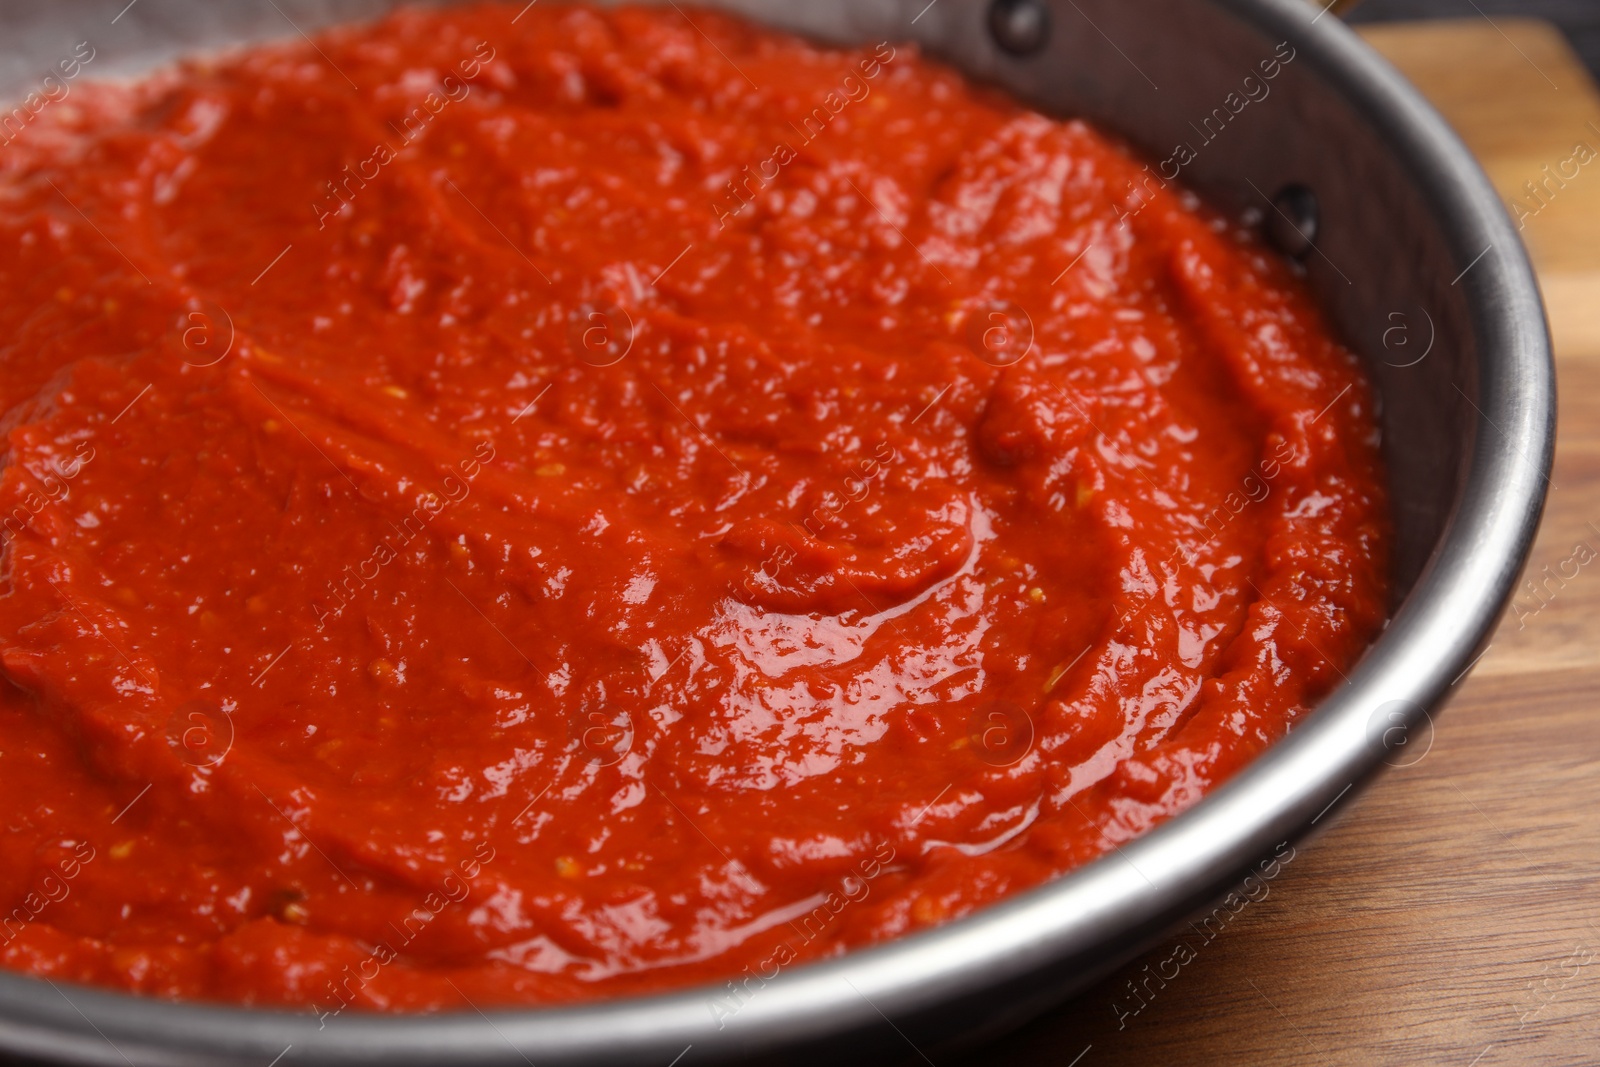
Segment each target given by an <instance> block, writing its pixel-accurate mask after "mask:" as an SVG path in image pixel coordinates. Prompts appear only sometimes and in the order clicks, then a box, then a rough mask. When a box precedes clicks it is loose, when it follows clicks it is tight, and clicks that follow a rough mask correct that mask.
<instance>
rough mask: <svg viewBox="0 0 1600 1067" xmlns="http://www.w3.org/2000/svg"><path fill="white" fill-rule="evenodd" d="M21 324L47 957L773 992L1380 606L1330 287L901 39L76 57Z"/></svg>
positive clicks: (29, 633) (1225, 767)
mask: <svg viewBox="0 0 1600 1067" xmlns="http://www.w3.org/2000/svg"><path fill="white" fill-rule="evenodd" d="M519 9H521V13H520V15H519ZM0 343H3V346H4V347H3V349H0V412H3V413H4V423H3V428H4V433H5V442H4V449H5V451H4V456H3V478H0V516H3V521H4V531H5V536H4V559H3V589H0V669H3V672H4V676H5V679H6V681H5V682H3V683H0V690H3V694H0V811H3V812H4V813H5V819H6V826H5V833H4V835H3V836H0V908H3V919H0V965H3V966H5V967H7V968H10V969H13V970H17V971H24V972H28V973H32V974H37V975H47V976H50V977H51V978H53V979H56V980H65V981H78V982H87V983H94V984H99V985H103V986H110V987H116V988H121V989H126V990H133V991H138V992H141V993H146V994H151V995H157V996H163V997H180V998H205V999H216V1000H223V1001H233V1002H242V1003H251V1004H262V1005H269V1004H270V1005H285V1006H290V1007H293V1008H296V1009H303V1010H313V1011H316V1012H318V1013H319V1014H322V1015H324V1016H330V1015H335V1014H338V1013H340V1012H343V1011H346V1010H351V1011H354V1010H373V1009H378V1010H396V1011H397V1010H440V1009H451V1010H465V1009H466V1004H465V1002H464V999H470V1001H471V1002H472V1003H473V1004H475V1005H479V1006H488V1005H507V1004H525V1003H550V1002H562V1001H571V1000H578V999H585V998H596V997H614V996H620V995H627V994H635V993H641V992H648V991H656V990H662V989H668V988H675V987H681V986H685V985H688V984H691V983H694V982H700V981H717V982H723V981H725V980H730V979H731V980H733V981H734V982H735V985H736V986H737V987H738V989H739V990H746V989H754V988H756V987H757V986H758V985H759V982H760V981H761V980H762V979H764V978H766V977H770V976H771V975H773V974H775V973H777V972H778V971H779V970H781V969H782V968H783V967H786V966H789V965H792V964H794V963H797V962H799V961H802V960H808V959H816V958H821V957H826V956H829V955H833V954H837V953H839V952H843V951H845V950H847V949H849V948H851V947H854V946H860V945H864V944H868V943H872V942H877V941H881V940H883V939H886V938H890V937H894V936H897V935H901V934H905V933H907V932H911V931H914V930H917V929H921V928H925V927H928V926H931V925H934V924H937V923H941V922H944V921H947V920H949V919H951V918H953V917H956V916H959V915H962V914H964V913H966V912H970V911H971V910H973V909H975V908H978V907H980V906H982V905H985V904H987V903H989V902H992V901H995V900H997V899H999V898H1002V897H1004V896H1006V895H1008V894H1011V893H1015V892H1017V891H1019V890H1022V889H1025V888H1028V887H1032V886H1036V885H1038V884H1039V883H1041V882H1043V881H1045V880H1047V879H1049V878H1051V877H1052V876H1054V875H1057V874H1059V873H1060V872H1063V871H1066V870H1068V869H1070V868H1072V867H1074V866H1076V865H1079V864H1082V863H1084V862H1086V861H1088V860H1091V859H1093V858H1095V857H1097V856H1099V855H1101V854H1102V853H1104V852H1107V851H1108V850H1110V849H1112V848H1114V847H1116V846H1117V845H1118V844H1120V843H1122V842H1126V841H1127V840H1129V839H1130V838H1133V837H1135V836H1136V835H1138V834H1140V833H1141V832H1143V831H1145V830H1146V829H1148V828H1149V827H1151V826H1152V825H1154V824H1156V823H1158V822H1159V821H1161V820H1163V819H1165V818H1168V817H1170V816H1171V815H1173V814H1174V813H1176V812H1178V811H1180V810H1182V809H1183V808H1185V807H1186V806H1188V805H1190V804H1192V803H1194V801H1195V800H1196V799H1197V798H1199V797H1200V796H1201V794H1203V793H1204V792H1205V791H1206V790H1207V789H1208V788H1210V787H1211V786H1213V785H1215V784H1216V783H1218V782H1220V781H1222V780H1223V779H1225V778H1227V777H1228V776H1229V775H1230V774H1232V773H1233V772H1234V771H1235V770H1237V769H1238V768H1239V767H1240V766H1242V765H1243V764H1245V763H1246V762H1248V761H1249V760H1250V759H1252V758H1253V757H1254V756H1256V755H1257V754H1258V753H1260V752H1261V751H1262V750H1263V749H1264V748H1266V747H1267V746H1268V745H1270V744H1272V743H1273V741H1275V740H1276V739H1278V738H1280V737H1282V736H1283V735H1284V734H1285V733H1286V732H1287V731H1288V730H1289V729H1290V728H1291V726H1292V724H1293V723H1294V722H1295V720H1296V718H1297V717H1298V716H1301V715H1303V714H1305V713H1306V712H1307V710H1308V709H1309V708H1310V707H1311V706H1312V705H1313V704H1314V703H1315V702H1316V701H1317V700H1318V699H1319V698H1320V697H1321V696H1322V695H1323V694H1324V693H1326V692H1327V691H1328V690H1329V689H1331V688H1332V687H1333V686H1334V685H1336V684H1337V683H1338V681H1339V680H1340V677H1341V674H1342V672H1343V671H1344V670H1345V669H1346V668H1348V667H1349V665H1350V664H1351V663H1352V662H1353V661H1354V660H1355V659H1356V658H1357V657H1358V656H1359V655H1360V653H1361V651H1362V649H1363V648H1365V646H1366V645H1367V643H1368V642H1369V641H1370V640H1371V638H1372V636H1373V635H1374V633H1375V632H1376V631H1377V629H1378V627H1379V626H1380V625H1381V623H1382V620H1383V615H1384V604H1385V595H1386V580H1387V579H1386V569H1385V568H1386V546H1387V540H1388V532H1387V529H1388V527H1387V518H1386V515H1387V502H1386V499H1385V495H1384V491H1383V488H1382V486H1383V477H1382V471H1381V469H1380V467H1379V462H1378V437H1377V431H1376V429H1375V418H1374V411H1373V394H1372V391H1371V389H1370V387H1369V385H1368V383H1367V381H1366V380H1365V378H1364V376H1363V374H1362V372H1361V370H1360V367H1359V364H1358V362H1357V360H1356V359H1355V357H1354V356H1353V355H1352V354H1351V353H1350V352H1349V351H1347V350H1346V349H1345V348H1343V347H1341V345H1340V344H1339V343H1338V342H1337V341H1336V340H1335V339H1334V338H1333V337H1332V336H1331V335H1330V333H1329V331H1328V329H1327V328H1326V327H1325V325H1324V324H1323V323H1322V322H1321V320H1320V318H1319V316H1318V313H1317V311H1316V310H1315V307H1314V305H1313V303H1312V302H1311V300H1310V298H1309V296H1308V294H1307V293H1306V291H1305V290H1304V288H1303V286H1302V284H1301V282H1300V281H1299V280H1298V279H1297V278H1296V277H1295V276H1294V274H1293V271H1292V270H1291V268H1290V267H1289V266H1287V265H1286V264H1284V263H1282V262H1279V261H1277V260H1276V259H1274V258H1273V257H1272V256H1271V255H1269V254H1268V253H1267V252H1265V251H1264V249H1263V248H1262V247H1261V246H1260V245H1259V244H1258V243H1257V242H1256V241H1255V239H1254V238H1253V237H1251V236H1250V235H1249V234H1248V233H1247V232H1246V231H1245V230H1244V229H1242V228H1241V227H1240V226H1238V225H1236V224H1234V223H1232V222H1230V221H1228V220H1226V219H1224V218H1223V217H1221V216H1219V215H1218V214H1216V213H1215V212H1213V211H1211V210H1210V209H1208V208H1206V207H1205V206H1203V205H1202V204H1201V203H1200V201H1199V200H1198V199H1197V198H1195V197H1194V196H1193V195H1191V194H1189V193H1187V192H1185V191H1184V190H1183V189H1181V188H1180V187H1179V186H1177V185H1175V184H1169V183H1164V182H1162V181H1160V180H1159V179H1158V178H1155V177H1153V176H1152V172H1151V171H1150V170H1149V169H1147V168H1146V167H1145V164H1144V161H1143V160H1141V159H1139V158H1138V157H1137V156H1136V155H1135V154H1134V153H1132V152H1131V151H1129V150H1128V149H1127V148H1125V147H1124V146H1122V145H1121V144H1120V143H1119V142H1118V141H1116V140H1115V139H1113V138H1111V137H1108V136H1107V135H1105V134H1102V133H1099V132H1097V131H1096V130H1095V129H1093V128H1091V127H1089V126H1087V125H1085V124H1084V123H1082V122H1074V121H1057V120H1053V119H1049V118H1046V117H1043V116H1041V115H1039V114H1037V113H1034V112H1032V111H1029V110H1027V109H1025V108H1024V107H1022V106H1020V105H1019V104H1017V103H1015V102H1012V101H1010V100H1009V99H1007V98H1005V97H1003V96H1001V95H999V94H997V93H995V92H992V91H989V90H985V89H981V88H977V87H974V86H972V85H970V84H968V83H967V82H966V81H964V80H963V79H962V78H961V77H960V76H958V75H957V74H955V73H953V72H951V71H950V70H948V69H946V68H944V67H942V66H940V65H938V64H936V63H934V62H931V61H929V60H927V59H925V58H923V57H921V56H919V55H918V54H917V52H916V51H915V49H914V48H912V47H910V46H907V45H904V44H899V45H894V44H883V45H880V46H873V47H867V48H861V49H856V50H850V51H839V50H829V49H823V48H820V47H817V46H814V45H811V44H808V43H805V42H803V41H800V40H798V39H795V38H791V37H788V36H785V35H782V34H779V33H775V32H772V31H768V30H765V29H761V28H758V27H755V26H753V25H750V24H747V23H745V22H742V21H739V20H737V19H734V18H731V17H728V16H724V15H719V14H716V13H713V12H709V11H703V10H698V9H688V10H686V11H684V12H680V11H677V10H673V9H672V8H670V7H667V8H660V9H656V8H650V9H641V8H622V9H610V10H607V11H604V12H601V11H598V10H595V9H591V8H587V7H581V6H578V7H570V6H562V5H554V4H540V5H537V6H530V7H527V8H524V7H523V5H522V4H521V3H517V4H513V5H484V6H476V7H466V8H452V9H449V10H444V11H427V12H424V11H401V12H399V13H397V14H394V15H392V16H390V17H388V18H386V19H385V20H383V21H381V22H379V23H376V24H373V25H369V26H362V27H354V28H345V29H340V30H337V31H334V32H330V33H326V34H323V35H321V36H319V37H318V38H317V39H316V42H315V44H314V45H312V44H310V43H307V42H306V41H302V40H300V39H298V38H296V39H294V40H292V41H290V42H286V43H284V44H281V45H273V46H269V47H262V48H256V49H252V50H249V51H246V52H241V53H237V54H234V55H231V56H227V57H222V58H219V59H215V60H208V61H204V62H195V63H191V64H189V65H186V66H183V67H181V68H179V69H175V70H171V71H168V72H165V73H163V74H161V75H159V76H156V77H154V78H152V79H150V80H147V81H144V82H141V83H138V84H136V85H122V86H111V85H97V84H92V83H87V82H83V83H79V84H77V85H75V86H74V88H73V91H72V93H71V95H70V96H69V97H68V98H66V99H64V100H62V101H60V102H57V103H54V104H52V105H51V106H49V107H47V108H44V109H43V110H42V111H40V112H39V114H38V115H37V116H36V117H34V118H33V119H32V121H31V122H30V124H29V125H28V126H27V128H26V129H24V130H22V131H21V132H20V133H19V134H18V135H17V136H16V137H15V138H14V139H13V140H12V141H11V143H9V144H8V145H6V146H5V147H4V149H3V150H0ZM741 995H742V993H741ZM739 1003H740V1001H739V1000H738V999H737V998H733V999H728V1000H726V1001H724V1002H722V1007H721V1008H720V1010H721V1011H724V1012H731V1011H736V1010H737V1006H738V1004H739Z"/></svg>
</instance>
